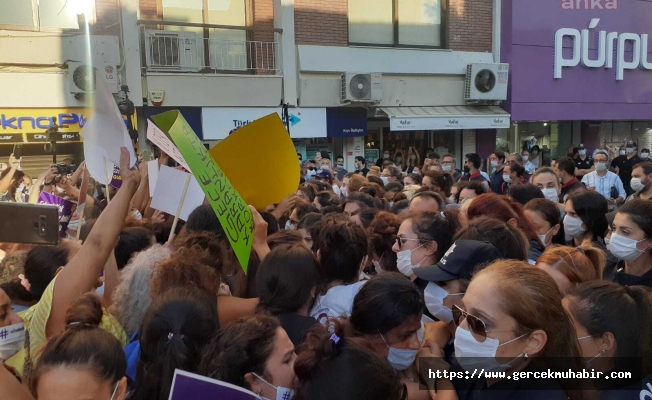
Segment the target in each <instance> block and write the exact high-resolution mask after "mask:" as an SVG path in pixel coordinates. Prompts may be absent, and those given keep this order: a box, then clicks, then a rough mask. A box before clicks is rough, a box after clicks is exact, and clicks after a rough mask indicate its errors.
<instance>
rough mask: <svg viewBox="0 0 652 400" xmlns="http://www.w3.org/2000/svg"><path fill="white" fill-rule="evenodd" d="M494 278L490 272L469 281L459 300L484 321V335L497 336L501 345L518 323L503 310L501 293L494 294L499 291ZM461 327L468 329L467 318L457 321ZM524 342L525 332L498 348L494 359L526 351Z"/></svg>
mask: <svg viewBox="0 0 652 400" xmlns="http://www.w3.org/2000/svg"><path fill="white" fill-rule="evenodd" d="M496 279H497V278H495V277H494V276H492V275H489V274H480V275H478V276H476V278H474V279H473V280H472V281H471V283H470V284H469V287H468V289H467V291H466V294H465V295H464V298H463V299H462V302H463V303H464V308H465V310H466V312H468V313H469V314H471V315H473V316H475V317H477V318H479V319H480V320H482V321H483V322H484V324H485V326H486V330H487V334H486V335H487V338H492V339H496V340H498V341H499V342H500V344H504V343H506V342H509V341H510V340H514V339H515V338H517V337H518V336H517V329H518V324H517V323H516V320H514V318H512V317H511V316H510V315H507V314H506V313H505V312H504V311H503V307H502V301H503V299H502V298H501V296H500V295H496V294H497V293H500V290H501V289H500V288H499V285H498V282H497V281H496ZM460 328H461V329H465V330H469V331H470V328H469V325H468V323H467V320H466V319H464V320H463V321H462V322H461V323H460ZM471 333H472V335H473V337H474V338H475V339H476V340H477V341H479V342H480V341H482V340H483V338H482V336H480V335H478V334H477V333H474V332H472V331H471ZM519 336H520V335H519ZM527 342H528V335H526V336H524V337H523V338H521V339H518V340H514V341H513V342H511V343H506V344H504V345H502V346H500V347H498V350H497V352H496V358H497V359H502V360H512V359H514V358H517V357H519V356H521V355H523V354H524V353H526V345H527ZM530 355H532V354H530ZM505 362H506V361H505Z"/></svg>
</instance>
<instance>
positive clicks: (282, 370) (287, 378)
mask: <svg viewBox="0 0 652 400" xmlns="http://www.w3.org/2000/svg"><path fill="white" fill-rule="evenodd" d="M296 359H297V354H296V353H295V352H294V345H293V344H292V341H291V340H290V338H289V337H288V334H287V333H286V332H285V330H284V329H283V328H281V327H278V328H277V329H276V340H275V341H274V350H273V351H272V354H271V355H270V356H269V358H268V359H267V363H266V364H265V376H268V377H270V378H271V381H268V382H269V383H271V384H272V385H274V386H282V387H284V388H288V389H293V388H294V386H295V384H294V379H295V375H294V361H295V360H296ZM260 394H261V395H262V396H264V397H267V398H268V399H275V398H276V389H274V388H273V387H271V386H269V385H266V384H264V383H263V385H262V391H261V392H260Z"/></svg>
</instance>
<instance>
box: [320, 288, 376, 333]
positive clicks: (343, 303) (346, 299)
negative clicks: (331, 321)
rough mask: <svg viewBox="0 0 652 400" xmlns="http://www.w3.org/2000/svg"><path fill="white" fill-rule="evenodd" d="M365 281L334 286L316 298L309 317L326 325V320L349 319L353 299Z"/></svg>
mask: <svg viewBox="0 0 652 400" xmlns="http://www.w3.org/2000/svg"><path fill="white" fill-rule="evenodd" d="M366 282H367V281H360V282H356V283H353V284H351V285H339V286H334V287H332V288H330V289H329V290H328V292H326V294H325V295H323V296H317V300H316V301H315V305H314V306H313V307H312V310H311V311H310V316H311V317H313V318H315V319H316V320H317V321H319V322H320V323H322V324H323V325H326V323H327V322H328V318H331V317H334V318H341V317H350V316H351V309H352V308H353V298H354V297H355V295H356V294H358V291H359V290H360V288H361V287H362V285H364V284H365V283H366Z"/></svg>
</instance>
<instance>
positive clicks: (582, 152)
mask: <svg viewBox="0 0 652 400" xmlns="http://www.w3.org/2000/svg"><path fill="white" fill-rule="evenodd" d="M577 153H578V154H579V155H580V156H582V157H584V156H585V155H586V150H580V151H578V152H577Z"/></svg>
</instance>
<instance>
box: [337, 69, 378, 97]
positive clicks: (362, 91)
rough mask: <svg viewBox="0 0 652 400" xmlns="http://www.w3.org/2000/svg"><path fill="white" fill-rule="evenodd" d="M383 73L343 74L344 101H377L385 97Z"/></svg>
mask: <svg viewBox="0 0 652 400" xmlns="http://www.w3.org/2000/svg"><path fill="white" fill-rule="evenodd" d="M382 77H383V76H382V74H356V73H351V72H347V73H344V74H342V103H376V102H379V101H381V100H382V99H383V89H382V86H381V83H382Z"/></svg>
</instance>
